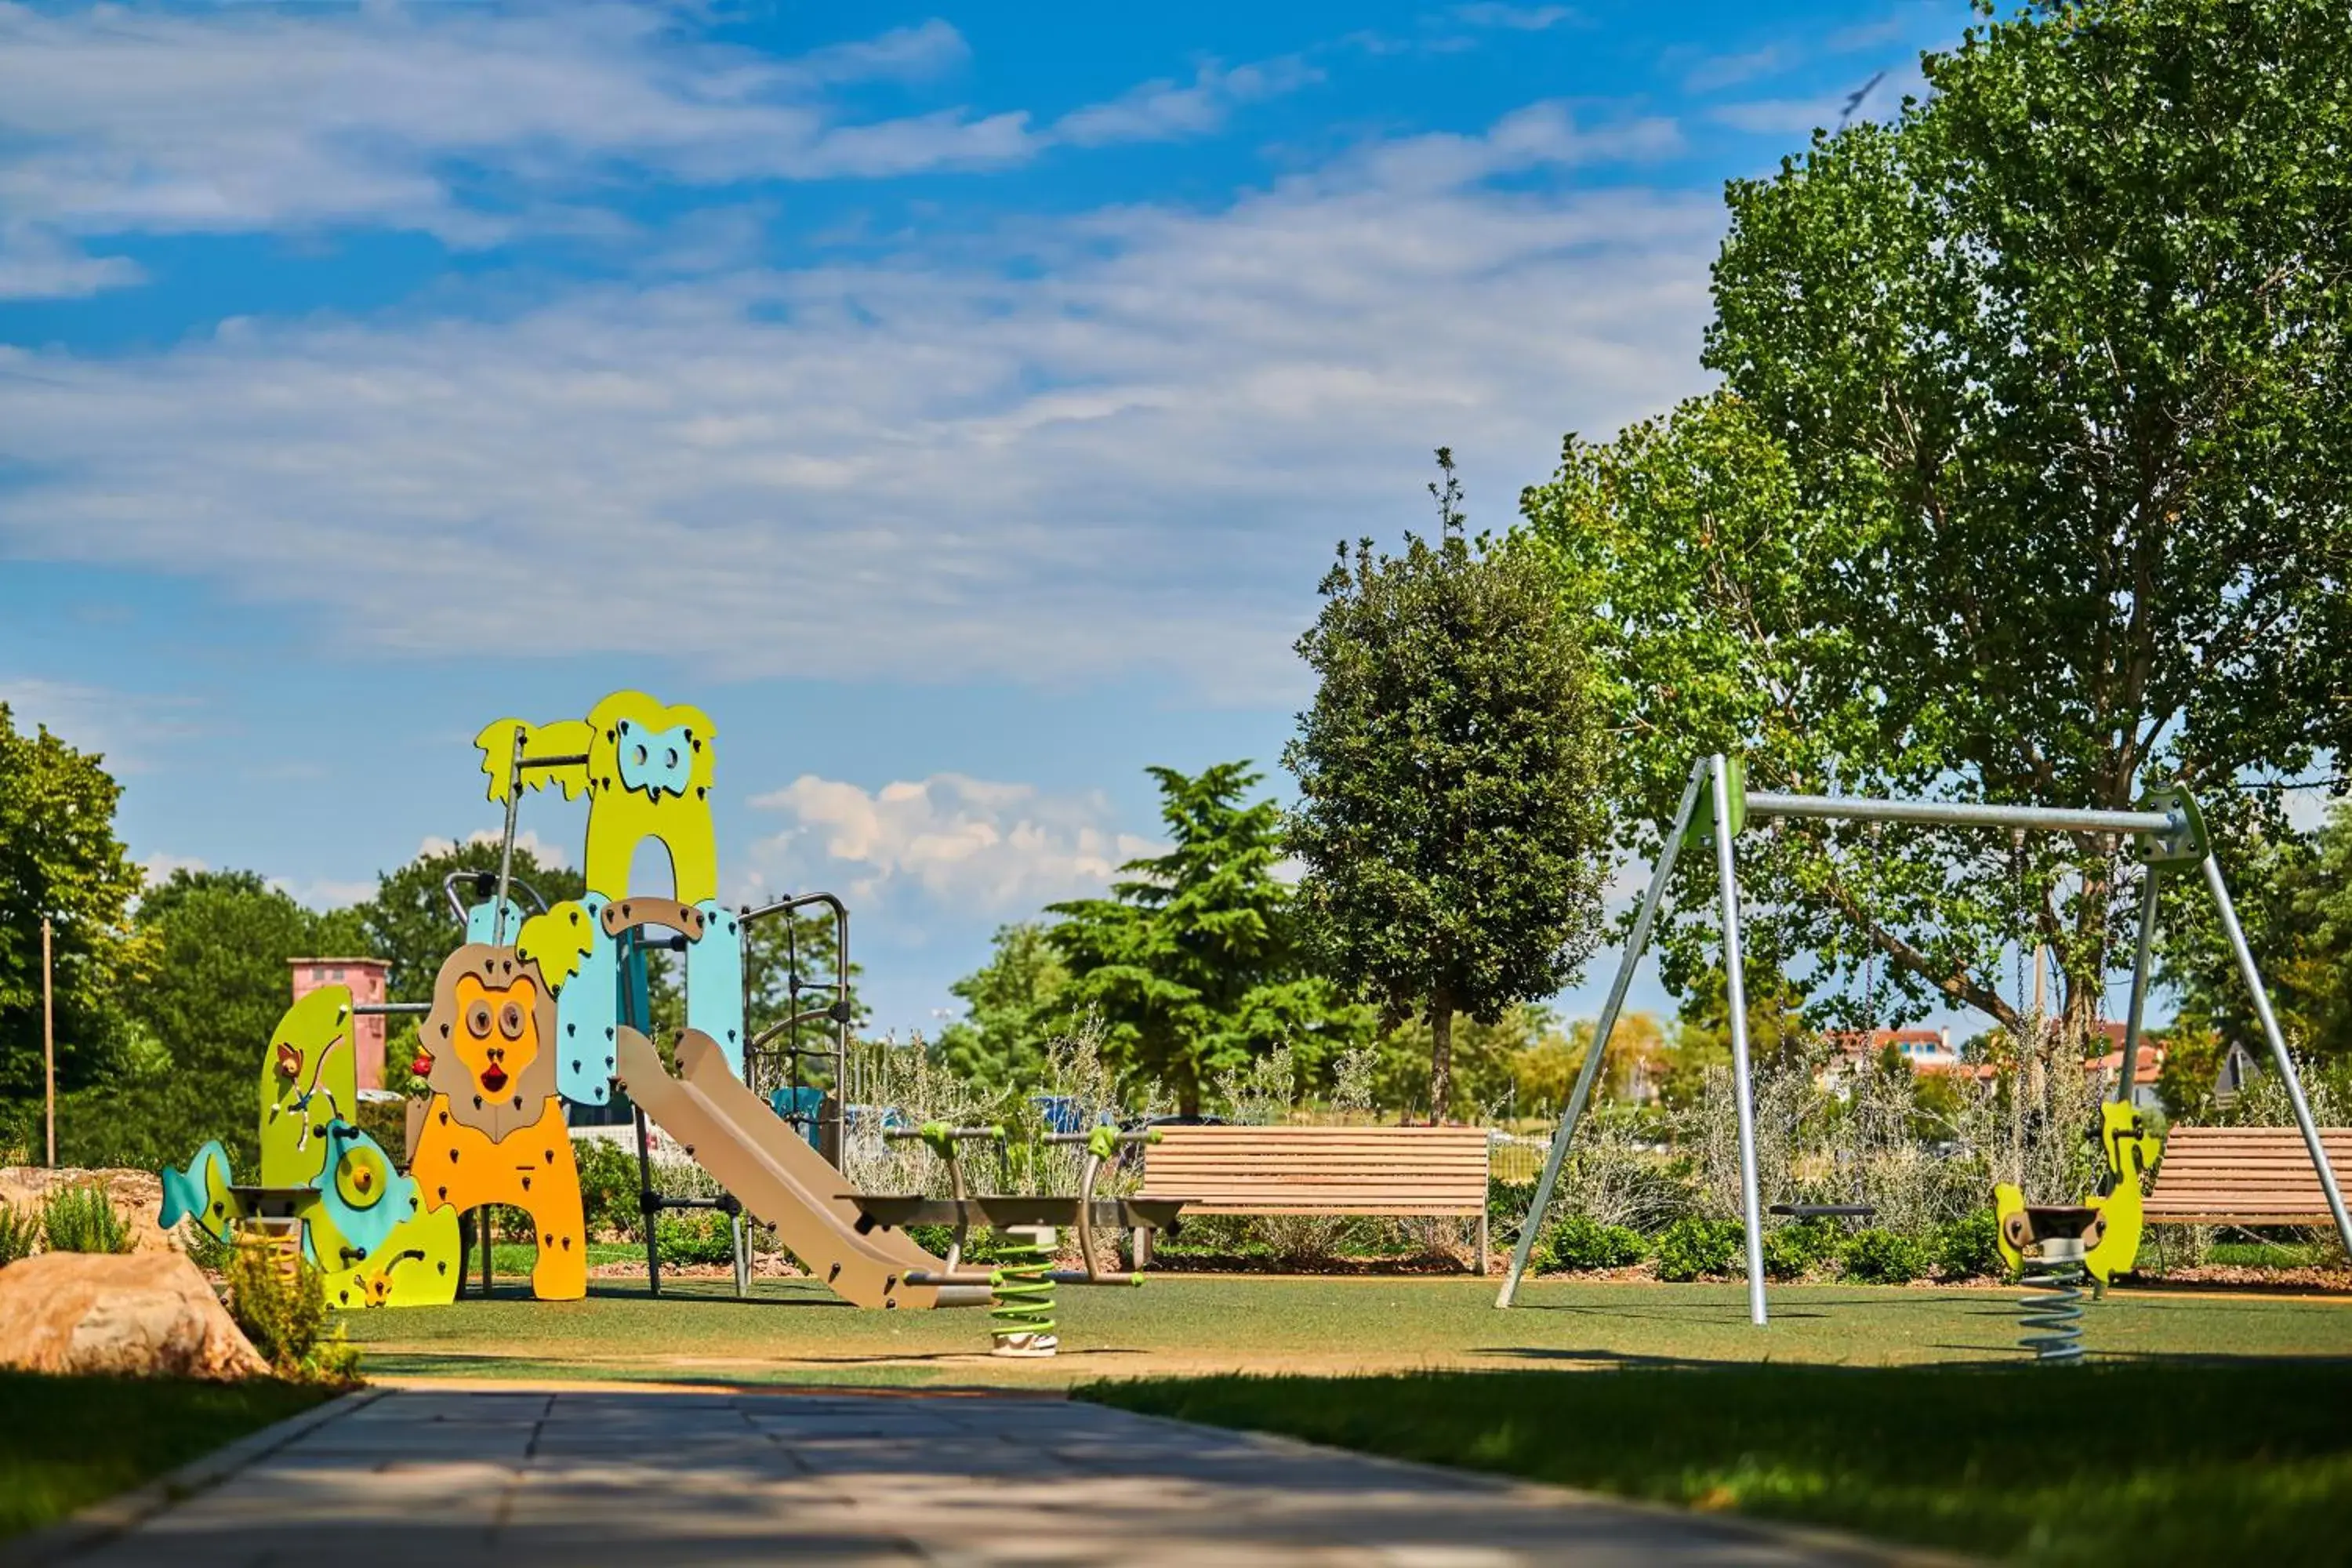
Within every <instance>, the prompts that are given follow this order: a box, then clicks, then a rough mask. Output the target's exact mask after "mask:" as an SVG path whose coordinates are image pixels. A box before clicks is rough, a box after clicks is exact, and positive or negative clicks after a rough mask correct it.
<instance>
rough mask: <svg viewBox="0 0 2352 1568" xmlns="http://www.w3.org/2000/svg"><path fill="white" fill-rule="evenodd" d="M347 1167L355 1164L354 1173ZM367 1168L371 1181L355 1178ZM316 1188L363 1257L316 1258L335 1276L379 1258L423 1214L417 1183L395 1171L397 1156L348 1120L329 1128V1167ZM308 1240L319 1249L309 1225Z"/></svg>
mask: <svg viewBox="0 0 2352 1568" xmlns="http://www.w3.org/2000/svg"><path fill="white" fill-rule="evenodd" d="M346 1162H349V1163H350V1166H349V1168H348V1169H347V1167H346ZM362 1166H363V1167H364V1168H365V1170H366V1173H367V1177H368V1179H367V1180H366V1181H365V1182H364V1183H362V1182H359V1181H356V1180H354V1179H353V1177H354V1174H355V1173H357V1171H358V1170H359V1169H360V1168H362ZM339 1178H340V1179H339ZM311 1185H312V1186H313V1187H314V1188H315V1189H316V1190H317V1192H318V1194H319V1203H320V1206H321V1207H323V1208H324V1209H325V1210H326V1211H327V1217H328V1218H329V1219H331V1220H332V1221H334V1224H335V1228H336V1229H337V1230H340V1231H341V1232H342V1233H343V1239H344V1240H345V1241H346V1242H348V1243H349V1244H350V1245H351V1246H352V1247H354V1248H356V1249H357V1253H358V1256H356V1257H348V1258H312V1259H311V1261H312V1262H314V1263H316V1264H317V1265H318V1266H319V1267H320V1268H325V1269H328V1270H334V1269H339V1268H350V1267H351V1266H352V1264H354V1263H357V1262H358V1261H360V1259H361V1258H373V1256H374V1255H375V1252H376V1249H377V1248H378V1247H382V1246H383V1244H384V1242H385V1240H386V1239H387V1238H388V1237H390V1236H391V1235H392V1233H393V1231H394V1228H395V1227H396V1226H399V1224H400V1222H401V1221H403V1220H404V1219H406V1218H408V1217H409V1216H410V1215H414V1214H415V1213H416V1211H417V1196H416V1184H415V1181H413V1180H412V1179H410V1178H409V1177H407V1176H404V1175H402V1174H400V1173H398V1172H397V1171H395V1170H394V1169H393V1165H392V1159H391V1156H389V1155H387V1154H386V1153H385V1152H383V1147H382V1146H381V1145H380V1144H378V1143H377V1142H376V1141H375V1140H374V1139H373V1138H371V1137H369V1136H368V1135H367V1134H366V1133H364V1132H362V1131H360V1130H359V1129H358V1128H356V1127H354V1126H352V1124H351V1123H350V1122H348V1121H331V1122H329V1123H328V1124H327V1167H326V1169H325V1170H323V1171H321V1172H320V1173H319V1177H318V1179H317V1180H316V1181H315V1182H313V1183H312V1184H311ZM347 1189H348V1190H347ZM302 1239H303V1245H304V1247H305V1248H306V1249H310V1250H315V1248H311V1247H310V1241H311V1237H310V1227H309V1226H304V1227H303V1233H302Z"/></svg>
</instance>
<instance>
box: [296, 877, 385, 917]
mask: <svg viewBox="0 0 2352 1568" xmlns="http://www.w3.org/2000/svg"><path fill="white" fill-rule="evenodd" d="M269 885H270V886H271V887H273V888H275V889H278V891H279V892H281V893H283V894H285V895H286V896H287V897H288V898H289V899H291V900H294V901H295V902H296V903H298V904H300V905H302V906H303V907H304V908H306V909H313V910H341V909H348V908H350V907H351V906H352V905H353V904H356V903H358V902H359V901H360V900H362V899H372V898H373V897H375V889H376V885H375V883H374V882H373V881H366V882H347V881H341V880H339V879H336V878H333V877H315V878H312V879H310V880H308V881H295V880H293V879H289V878H286V877H272V878H271V879H269Z"/></svg>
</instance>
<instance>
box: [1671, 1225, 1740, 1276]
mask: <svg viewBox="0 0 2352 1568" xmlns="http://www.w3.org/2000/svg"><path fill="white" fill-rule="evenodd" d="M1741 1240H1742V1237H1741V1234H1740V1229H1739V1222H1738V1221H1737V1220H1728V1219H1701V1218H1699V1217H1698V1216H1697V1215H1685V1216H1684V1217H1683V1218H1681V1219H1678V1220H1676V1221H1675V1223H1674V1224H1672V1225H1670V1226H1666V1228H1665V1229H1664V1230H1662V1231H1660V1232H1659V1233H1658V1240H1657V1253H1656V1256H1657V1260H1658V1278H1659V1279H1669V1280H1675V1281H1677V1282H1679V1281H1682V1280H1685V1279H1705V1278H1706V1277H1707V1276H1708V1275H1710V1274H1728V1273H1730V1272H1731V1271H1732V1268H1733V1267H1734V1265H1735V1263H1736V1262H1737V1260H1738V1257H1739V1248H1740V1244H1741Z"/></svg>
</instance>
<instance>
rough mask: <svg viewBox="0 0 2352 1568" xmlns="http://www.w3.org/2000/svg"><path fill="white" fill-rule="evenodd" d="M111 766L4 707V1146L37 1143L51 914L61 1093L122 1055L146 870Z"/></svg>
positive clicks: (0, 983) (0, 728) (0, 1085)
mask: <svg viewBox="0 0 2352 1568" xmlns="http://www.w3.org/2000/svg"><path fill="white" fill-rule="evenodd" d="M103 763H104V759H103V758H102V757H100V755H99V754H98V753H96V752H79V751H76V750H75V749H74V748H73V747H72V746H71V745H69V744H68V743H67V742H65V741H63V740H60V739H59V738H58V736H56V735H53V734H51V733H50V732H49V731H48V729H47V726H42V727H40V728H39V729H37V731H35V732H34V733H32V734H30V735H27V734H26V733H24V732H23V731H20V730H18V729H17V728H16V719H15V715H14V714H12V713H11V712H10V710H9V709H8V706H7V704H5V703H4V702H0V1098H5V1100H7V1101H9V1102H10V1104H11V1114H10V1123H11V1126H10V1128H9V1129H5V1130H0V1141H5V1142H17V1141H19V1140H20V1139H21V1138H22V1137H23V1136H24V1135H25V1133H24V1130H25V1129H27V1128H30V1129H34V1130H35V1131H33V1132H32V1133H31V1136H32V1137H33V1138H34V1139H35V1140H36V1141H37V1139H38V1132H37V1128H38V1119H39V1114H40V1111H39V1107H40V1100H41V1095H42V1084H43V1077H44V1073H43V1068H42V1063H41V921H42V920H43V919H44V918H47V920H48V921H50V922H51V927H52V931H51V937H50V946H51V952H52V960H51V969H52V973H53V976H54V990H55V994H56V1033H57V1069H58V1089H59V1091H60V1092H61V1093H63V1092H70V1091H71V1090H74V1089H79V1088H82V1087H83V1086H85V1085H87V1084H89V1083H92V1082H94V1081H97V1080H98V1079H100V1078H102V1077H103V1076H104V1075H105V1074H106V1073H107V1071H108V1070H109V1069H110V1068H111V1067H112V1066H113V1065H114V1063H115V1061H116V1059H117V1058H116V1050H117V1047H119V1045H120V1044H121V1026H120V1023H119V1021H118V1020H117V1018H116V1016H114V1012H113V1004H114V998H115V996H116V994H117V991H118V987H117V984H116V982H117V980H118V978H119V974H120V971H121V968H122V966H123V964H124V963H125V961H126V959H127V958H128V957H130V956H131V955H130V954H129V953H127V952H126V951H125V949H124V941H125V938H126V937H127V935H128V930H127V927H128V921H127V918H126V916H127V913H128V910H129V909H130V905H131V899H132V897H133V896H134V895H136V894H137V892H138V890H139V885H140V871H139V868H138V867H137V866H136V865H134V864H133V863H132V862H131V856H130V853H129V852H128V851H127V850H125V849H124V848H123V847H122V843H121V840H120V839H118V838H117V837H115V834H114V807H115V802H116V801H117V800H118V799H119V798H120V797H121V793H122V791H121V785H119V784H116V783H115V782H114V779H113V777H112V776H111V775H110V774H109V773H107V771H106V769H105V767H104V765H103ZM26 1107H29V1108H30V1109H29V1110H26ZM35 1147H36V1148H37V1142H36V1143H35Z"/></svg>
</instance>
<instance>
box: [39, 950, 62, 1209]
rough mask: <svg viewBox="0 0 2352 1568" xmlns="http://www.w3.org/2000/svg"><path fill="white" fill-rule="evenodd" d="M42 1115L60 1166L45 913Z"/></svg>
mask: <svg viewBox="0 0 2352 1568" xmlns="http://www.w3.org/2000/svg"><path fill="white" fill-rule="evenodd" d="M41 1079H42V1089H41V1115H42V1119H43V1121H46V1122H47V1126H48V1133H49V1136H48V1166H49V1169H50V1170H52V1171H54V1170H56V1169H57V1168H58V1012H57V971H56V966H55V965H54V964H53V963H51V962H50V958H49V921H48V917H47V915H44V916H42V917H41Z"/></svg>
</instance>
